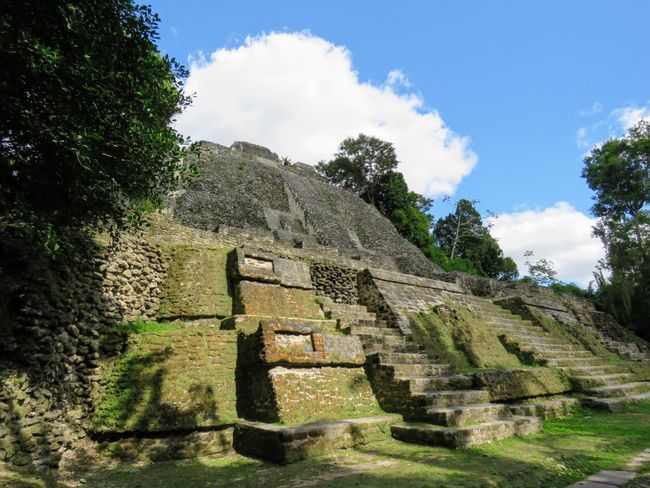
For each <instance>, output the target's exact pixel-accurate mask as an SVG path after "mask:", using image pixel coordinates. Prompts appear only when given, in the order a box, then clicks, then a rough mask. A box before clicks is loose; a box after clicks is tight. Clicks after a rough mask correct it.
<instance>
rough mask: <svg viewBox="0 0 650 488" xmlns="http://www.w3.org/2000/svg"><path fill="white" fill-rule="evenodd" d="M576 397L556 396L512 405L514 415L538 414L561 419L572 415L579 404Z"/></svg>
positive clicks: (545, 417) (511, 409)
mask: <svg viewBox="0 0 650 488" xmlns="http://www.w3.org/2000/svg"><path fill="white" fill-rule="evenodd" d="M577 404H578V400H577V399H576V398H556V399H552V400H543V401H536V402H533V401H531V402H530V403H518V404H514V405H510V412H512V414H513V415H524V416H536V417H541V418H543V419H559V418H562V417H566V416H569V415H571V413H572V412H573V409H574V408H575V407H576V406H577Z"/></svg>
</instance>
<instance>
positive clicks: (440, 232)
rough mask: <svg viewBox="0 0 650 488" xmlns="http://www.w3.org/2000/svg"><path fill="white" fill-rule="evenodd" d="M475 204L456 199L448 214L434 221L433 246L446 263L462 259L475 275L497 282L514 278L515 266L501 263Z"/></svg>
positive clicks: (497, 246) (501, 259)
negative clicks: (439, 251)
mask: <svg viewBox="0 0 650 488" xmlns="http://www.w3.org/2000/svg"><path fill="white" fill-rule="evenodd" d="M475 204H476V201H472V200H466V199H461V200H458V202H456V205H455V208H454V211H453V212H452V213H450V214H449V215H447V216H446V217H443V218H441V219H438V221H437V222H436V225H435V227H434V230H433V234H434V237H435V241H436V244H437V245H438V246H439V247H440V248H441V249H442V250H443V251H444V253H445V254H446V255H447V257H448V258H449V259H450V260H452V261H453V260H454V259H458V258H461V259H463V260H466V261H468V262H469V263H471V265H472V267H473V268H474V269H475V270H476V271H477V272H478V274H481V275H484V276H488V277H491V278H500V279H512V278H513V277H516V276H517V275H518V272H517V266H516V264H515V263H514V261H513V260H512V259H509V258H508V261H506V260H505V259H506V258H504V256H503V251H502V250H501V247H500V246H499V243H498V242H497V241H496V239H494V237H492V236H491V235H490V228H489V226H488V225H485V224H484V223H483V219H482V217H481V214H480V213H479V212H478V210H476V208H475V206H474V205H475Z"/></svg>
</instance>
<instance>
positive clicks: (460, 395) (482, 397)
mask: <svg viewBox="0 0 650 488" xmlns="http://www.w3.org/2000/svg"><path fill="white" fill-rule="evenodd" d="M413 399H414V400H415V401H416V402H417V403H419V404H420V405H423V406H426V407H427V408H429V407H454V406H459V405H468V404H475V403H488V402H489V401H490V394H489V393H488V392H487V391H484V390H441V391H431V392H428V391H427V392H422V393H416V394H413Z"/></svg>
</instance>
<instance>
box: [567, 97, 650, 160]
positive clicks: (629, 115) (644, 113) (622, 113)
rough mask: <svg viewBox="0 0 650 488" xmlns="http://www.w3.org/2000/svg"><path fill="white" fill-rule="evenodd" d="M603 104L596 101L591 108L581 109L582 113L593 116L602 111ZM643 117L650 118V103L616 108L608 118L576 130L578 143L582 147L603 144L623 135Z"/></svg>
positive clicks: (588, 147)
mask: <svg viewBox="0 0 650 488" xmlns="http://www.w3.org/2000/svg"><path fill="white" fill-rule="evenodd" d="M602 110H603V106H602V105H601V104H600V103H598V102H596V103H594V106H593V107H592V108H591V110H588V111H581V112H579V113H580V115H583V116H591V115H595V114H598V113H600V112H602ZM641 119H644V120H650V105H648V106H638V105H628V106H626V107H620V108H615V109H614V110H612V111H611V112H609V114H608V115H607V118H605V119H602V120H599V121H597V122H595V123H593V124H591V125H590V126H585V127H580V128H579V129H578V131H577V132H576V144H577V146H578V147H579V148H580V149H591V148H592V147H594V146H596V145H599V144H602V143H603V142H605V140H607V139H611V138H617V137H621V136H622V135H624V134H625V132H626V131H627V130H628V129H629V128H630V127H632V126H633V125H636V123H637V122H639V121H640V120H641Z"/></svg>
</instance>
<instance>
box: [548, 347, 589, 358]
mask: <svg viewBox="0 0 650 488" xmlns="http://www.w3.org/2000/svg"><path fill="white" fill-rule="evenodd" d="M538 353H539V355H540V356H542V357H544V358H557V359H562V358H564V359H579V358H593V357H595V356H594V355H593V353H592V352H591V351H584V350H582V351H565V350H564V349H556V350H552V349H551V350H547V351H538Z"/></svg>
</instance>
